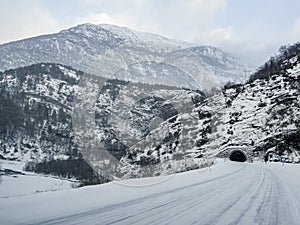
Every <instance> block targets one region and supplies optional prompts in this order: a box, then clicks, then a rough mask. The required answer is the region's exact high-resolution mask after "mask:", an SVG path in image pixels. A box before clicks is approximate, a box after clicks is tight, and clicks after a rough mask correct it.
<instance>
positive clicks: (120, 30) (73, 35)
mask: <svg viewBox="0 0 300 225" xmlns="http://www.w3.org/2000/svg"><path fill="white" fill-rule="evenodd" d="M122 49H126V50H127V51H126V54H125V57H126V58H134V57H136V55H137V54H138V53H137V52H139V51H143V56H142V58H140V59H139V60H138V59H135V60H136V61H135V62H132V63H136V64H137V65H138V67H136V68H135V69H137V72H136V73H133V74H128V73H129V72H131V71H130V70H129V71H127V72H126V73H125V74H123V73H118V74H117V75H116V77H115V78H120V79H121V78H124V79H128V80H130V81H135V82H150V81H151V83H157V84H164V85H167V84H168V82H167V81H171V82H172V85H176V86H179V87H182V86H183V87H189V88H190V87H193V88H201V89H202V90H203V89H208V90H209V89H210V88H211V87H220V85H223V84H225V83H226V82H228V81H240V80H242V79H243V77H244V76H243V74H244V73H243V70H244V68H245V67H247V68H248V66H245V65H243V63H241V62H240V61H239V60H238V59H237V58H236V57H233V56H232V55H231V54H226V53H224V52H222V51H221V50H219V49H216V48H214V47H209V46H200V47H191V44H189V43H185V42H180V41H175V40H170V39H168V38H165V37H162V36H159V35H155V34H149V33H143V32H137V31H133V30H131V29H129V28H125V27H117V26H113V25H107V24H106V25H105V24H104V25H94V24H83V25H78V26H76V27H72V28H70V29H68V30H63V31H61V32H59V33H56V34H51V35H43V36H38V37H33V38H29V39H24V40H20V41H16V42H12V43H7V44H2V45H0V71H1V70H2V71H4V70H6V69H11V68H17V67H20V66H28V65H31V64H35V63H42V62H50V63H62V64H64V65H69V66H72V67H73V68H76V69H79V70H82V71H85V72H90V73H93V74H95V75H99V76H105V74H103V73H102V69H103V65H102V64H101V57H103V55H105V54H106V53H108V52H110V54H112V52H113V54H114V55H115V56H118V55H119V54H120V51H122ZM178 50H180V51H181V53H182V54H181V55H180V57H179V58H177V61H176V64H174V60H173V61H168V62H167V63H169V64H170V66H169V67H167V68H165V69H164V70H162V69H161V66H160V63H161V62H165V60H164V59H166V58H170V57H169V56H170V55H171V56H172V55H173V52H176V51H178ZM116 58H117V59H118V57H111V59H110V60H111V61H114V60H115V59H116ZM187 60H188V61H187ZM99 61H100V62H99ZM148 61H150V62H151V61H153V63H151V66H149V65H147V62H148ZM191 61H192V62H193V64H194V66H193V68H194V69H193V70H189V69H188V68H186V67H185V66H184V65H185V64H186V63H191ZM111 63H113V62H111ZM116 63H119V61H117V62H116ZM132 63H131V64H132ZM165 63H166V62H165ZM145 64H146V65H145ZM144 66H146V68H144ZM175 66H176V67H177V68H176V67H175ZM180 69H181V70H182V69H184V72H183V71H181V70H180ZM145 70H146V72H145ZM149 70H150V71H151V72H147V71H149ZM166 76H167V77H166ZM165 77H166V78H167V81H166V79H165ZM178 77H180V79H178ZM109 78H113V77H112V76H110V77H109Z"/></svg>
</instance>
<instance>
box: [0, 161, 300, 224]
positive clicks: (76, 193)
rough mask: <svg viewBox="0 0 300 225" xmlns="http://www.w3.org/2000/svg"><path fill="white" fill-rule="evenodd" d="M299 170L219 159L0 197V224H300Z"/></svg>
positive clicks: (277, 165)
mask: <svg viewBox="0 0 300 225" xmlns="http://www.w3.org/2000/svg"><path fill="white" fill-rule="evenodd" d="M299 172H300V165H292V164H286V165H284V166H282V165H281V164H279V163H272V164H263V163H252V164H251V163H234V162H225V163H224V162H222V161H221V160H219V161H218V164H217V165H216V166H213V167H212V168H211V171H210V170H209V169H202V170H196V171H190V172H187V173H183V174H177V175H175V176H174V177H171V178H170V179H168V180H167V181H165V182H162V183H158V184H155V185H149V186H144V187H142V186H139V187H138V186H136V187H133V186H129V185H127V184H128V183H131V184H132V183H135V182H139V184H140V183H141V182H143V181H145V182H146V181H149V180H151V179H152V178H148V179H145V180H141V179H140V180H136V181H126V182H123V183H122V184H116V183H109V184H104V185H99V186H90V187H84V188H80V189H73V190H62V191H55V192H45V193H38V194H32V195H28V196H19V197H9V198H2V199H0V224H34V223H36V224H40V223H42V224H222V225H224V224H243V225H247V224H249V225H250V224H272V225H275V224H283V225H287V224H288V225H293V224H300V182H299V179H298V176H299V174H300V173H299ZM20 188H21V187H20Z"/></svg>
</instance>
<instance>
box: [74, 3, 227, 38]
mask: <svg viewBox="0 0 300 225" xmlns="http://www.w3.org/2000/svg"><path fill="white" fill-rule="evenodd" d="M85 3H86V4H88V5H91V4H94V5H95V7H99V8H101V10H99V11H98V12H94V13H91V14H89V15H87V16H85V17H83V18H81V19H79V20H77V22H92V23H97V24H100V23H111V24H115V25H121V26H127V27H131V28H133V29H137V30H141V31H148V32H153V33H159V34H162V35H165V36H168V37H171V38H176V39H182V40H186V41H191V40H196V38H197V37H198V36H199V33H200V35H201V34H205V33H209V32H212V30H211V27H212V26H213V25H214V21H215V19H216V17H217V16H218V14H219V13H220V12H222V11H223V10H225V7H226V4H227V0H210V1H207V0H172V1H160V0H110V1H108V0H103V1H95V0H86V1H85ZM224 29H225V28H224ZM206 36H207V35H204V36H203V37H206ZM210 37H211V36H210V35H208V38H210ZM226 37H228V35H227V36H226Z"/></svg>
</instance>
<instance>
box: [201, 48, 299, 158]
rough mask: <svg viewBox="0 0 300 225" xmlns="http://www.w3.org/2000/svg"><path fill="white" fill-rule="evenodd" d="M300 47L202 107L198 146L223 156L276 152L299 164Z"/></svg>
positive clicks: (289, 49) (224, 90) (279, 57)
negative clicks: (236, 152) (232, 151)
mask: <svg viewBox="0 0 300 225" xmlns="http://www.w3.org/2000/svg"><path fill="white" fill-rule="evenodd" d="M299 47H300V45H299V43H296V44H294V45H291V46H289V47H288V48H286V49H285V50H284V51H283V52H282V53H281V54H279V55H277V57H276V58H274V57H272V58H271V59H270V60H269V61H267V62H266V63H265V64H264V65H263V66H261V67H260V68H259V69H258V70H257V72H256V73H254V74H253V75H252V76H251V77H250V80H249V82H248V83H247V84H245V85H235V84H228V85H225V87H224V88H223V90H222V93H219V94H217V95H214V96H212V97H211V98H208V99H206V100H205V102H204V103H203V104H201V105H200V106H199V108H198V112H199V118H200V119H201V121H202V122H201V123H202V126H203V130H205V132H202V133H199V139H198V142H199V147H200V149H202V151H207V150H208V149H209V150H210V151H211V154H215V155H219V156H221V155H223V154H225V155H226V154H227V155H228V151H230V150H232V149H242V150H244V151H245V152H247V155H248V156H250V157H254V156H260V157H262V156H263V155H264V154H265V153H266V152H268V151H272V152H276V153H277V154H280V155H282V154H283V155H286V156H287V157H289V160H290V161H295V160H296V159H297V161H298V160H299V149H300V142H299V140H300V119H299V118H300V117H299V115H300V105H299V102H300V95H299V94H300V48H299Z"/></svg>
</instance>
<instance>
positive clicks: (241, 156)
mask: <svg viewBox="0 0 300 225" xmlns="http://www.w3.org/2000/svg"><path fill="white" fill-rule="evenodd" d="M229 159H230V160H231V161H236V162H245V161H246V160H247V156H246V154H245V153H244V152H243V151H240V150H234V151H232V152H231V153H230V156H229Z"/></svg>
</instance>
